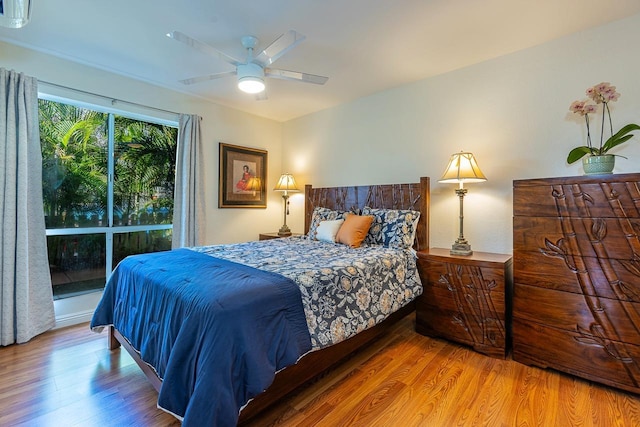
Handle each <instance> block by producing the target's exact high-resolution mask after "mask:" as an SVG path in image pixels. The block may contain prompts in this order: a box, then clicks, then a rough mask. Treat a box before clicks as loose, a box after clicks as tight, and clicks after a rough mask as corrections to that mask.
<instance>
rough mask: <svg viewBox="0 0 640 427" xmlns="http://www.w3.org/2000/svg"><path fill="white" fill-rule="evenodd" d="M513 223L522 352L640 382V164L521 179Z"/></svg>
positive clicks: (635, 386)
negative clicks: (614, 171) (602, 172)
mask: <svg viewBox="0 0 640 427" xmlns="http://www.w3.org/2000/svg"><path fill="white" fill-rule="evenodd" d="M513 233H514V234H513V235H514V239H513V240H514V265H515V271H514V279H515V290H514V356H513V357H514V359H515V360H520V361H523V362H525V363H534V364H538V365H540V366H549V367H553V368H556V369H559V370H563V371H565V372H569V373H572V374H575V375H579V376H582V377H585V378H589V379H592V380H595V381H600V382H603V383H606V384H609V385H614V386H617V387H621V388H624V389H627V390H632V391H635V392H640V352H639V351H638V344H640V304H638V302H640V237H639V235H640V174H626V175H609V176H597V177H576V178H557V179H541V180H523V181H514V231H513ZM591 359H593V363H591V362H589V361H590V360H591Z"/></svg>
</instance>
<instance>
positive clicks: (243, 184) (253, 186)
mask: <svg viewBox="0 0 640 427" xmlns="http://www.w3.org/2000/svg"><path fill="white" fill-rule="evenodd" d="M219 169H220V171H219V172H220V176H219V181H218V182H219V189H218V207H219V208H266V207H267V194H266V178H267V152H266V151H265V150H257V149H255V148H248V147H240V146H237V145H229V144H224V143H222V142H221V143H220V168H219Z"/></svg>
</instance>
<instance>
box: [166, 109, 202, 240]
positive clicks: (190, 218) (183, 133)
mask: <svg viewBox="0 0 640 427" xmlns="http://www.w3.org/2000/svg"><path fill="white" fill-rule="evenodd" d="M200 120H202V118H201V117H199V116H197V115H190V114H181V115H180V124H179V129H178V148H177V150H178V153H177V159H176V183H175V194H174V207H173V238H172V242H171V246H172V248H174V249H175V248H182V247H185V246H197V244H198V242H199V241H200V238H201V236H202V234H203V233H202V226H203V224H202V219H203V218H204V215H203V213H202V209H203V205H204V190H203V184H204V167H203V165H202V154H203V153H202V141H201V137H200Z"/></svg>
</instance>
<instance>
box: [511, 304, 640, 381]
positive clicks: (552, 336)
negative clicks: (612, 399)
mask: <svg viewBox="0 0 640 427" xmlns="http://www.w3.org/2000/svg"><path fill="white" fill-rule="evenodd" d="M606 346H607V349H605V347H603V346H602V345H600V344H598V343H597V342H596V341H593V340H588V339H585V338H584V337H583V336H581V335H580V334H577V333H575V332H569V331H566V330H562V329H556V328H553V327H550V326H548V325H546V324H544V325H543V324H540V323H536V322H531V321H529V320H523V319H520V318H519V317H517V316H514V319H513V360H515V361H517V362H521V363H524V364H527V365H535V366H539V367H541V368H547V367H550V368H554V369H557V370H559V371H563V372H566V373H569V374H572V375H577V376H579V377H582V378H586V379H589V380H593V381H596V382H600V383H603V384H608V385H610V386H613V387H618V388H621V389H624V390H629V391H633V392H635V393H638V392H640V389H639V388H638V384H640V370H638V366H637V364H636V363H635V362H634V360H636V361H637V360H640V347H638V346H637V345H633V344H629V343H623V342H619V341H606ZM607 350H608V351H609V352H608V351H607Z"/></svg>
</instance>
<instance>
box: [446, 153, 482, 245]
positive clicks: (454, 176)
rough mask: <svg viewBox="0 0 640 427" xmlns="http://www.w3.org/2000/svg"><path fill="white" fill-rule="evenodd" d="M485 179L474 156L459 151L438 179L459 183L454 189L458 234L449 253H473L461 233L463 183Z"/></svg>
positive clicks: (465, 190)
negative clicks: (457, 207) (458, 221)
mask: <svg viewBox="0 0 640 427" xmlns="http://www.w3.org/2000/svg"><path fill="white" fill-rule="evenodd" d="M486 180H487V178H486V177H485V176H484V174H483V173H482V171H481V170H480V168H479V167H478V163H477V162H476V159H475V157H473V154H472V153H465V152H462V151H461V152H460V153H455V154H453V155H452V156H451V159H450V160H449V165H448V166H447V169H446V170H445V171H444V174H443V175H442V178H440V180H439V181H438V182H442V183H453V184H459V187H458V188H457V189H456V194H457V195H458V197H460V234H459V235H458V240H456V242H455V243H454V244H453V245H452V246H451V251H450V253H451V255H471V254H473V251H472V250H471V245H470V244H469V242H467V240H466V239H465V238H464V233H463V222H464V213H463V212H464V211H463V200H464V195H465V194H467V189H466V188H463V185H464V183H465V182H467V183H470V182H483V181H486Z"/></svg>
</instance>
